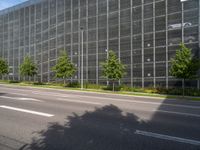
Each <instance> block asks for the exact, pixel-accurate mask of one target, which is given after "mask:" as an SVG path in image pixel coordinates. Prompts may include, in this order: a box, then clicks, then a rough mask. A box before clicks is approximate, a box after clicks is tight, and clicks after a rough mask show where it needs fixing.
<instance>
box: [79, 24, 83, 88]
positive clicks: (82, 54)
mask: <svg viewBox="0 0 200 150" xmlns="http://www.w3.org/2000/svg"><path fill="white" fill-rule="evenodd" d="M80 30H81V90H83V27H81V28H80Z"/></svg>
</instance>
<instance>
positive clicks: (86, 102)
mask: <svg viewBox="0 0 200 150" xmlns="http://www.w3.org/2000/svg"><path fill="white" fill-rule="evenodd" d="M57 100H61V101H67V102H73V103H84V104H92V105H102V104H101V103H96V102H88V101H80V100H69V99H64V98H57Z"/></svg>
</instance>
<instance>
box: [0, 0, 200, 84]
mask: <svg viewBox="0 0 200 150" xmlns="http://www.w3.org/2000/svg"><path fill="white" fill-rule="evenodd" d="M81 27H82V28H83V49H84V73H83V74H84V80H85V81H87V82H92V83H96V84H101V83H104V84H105V83H106V79H104V78H102V75H101V62H102V61H104V60H105V59H106V57H107V50H113V51H115V52H116V54H117V55H118V57H119V59H120V60H121V61H122V62H123V63H124V64H125V65H126V75H125V76H124V78H123V79H122V80H121V81H120V82H121V83H123V84H128V85H131V86H140V87H145V86H164V87H170V86H181V81H180V80H177V79H174V78H172V77H170V74H169V68H170V59H171V58H172V57H173V56H174V55H175V53H176V49H177V48H178V45H179V44H180V42H184V43H185V44H186V46H188V47H189V48H191V49H192V50H193V53H194V54H195V55H196V56H199V55H200V53H199V47H200V40H199V39H200V38H199V36H200V31H199V30H200V2H199V0H29V1H27V2H25V3H22V4H20V5H17V6H14V7H11V8H8V9H5V10H2V11H0V56H1V57H3V58H5V59H6V60H7V62H8V63H9V66H10V75H9V78H10V79H13V80H20V79H21V78H22V77H20V74H19V65H20V64H21V63H22V62H23V59H24V57H25V56H26V55H29V56H31V58H32V59H33V60H34V61H35V62H36V63H37V65H38V68H39V70H38V75H39V76H38V77H39V78H40V79H41V80H42V81H43V82H47V81H52V80H54V79H53V76H54V73H53V72H52V71H51V67H52V66H54V65H55V64H56V61H57V59H58V56H59V53H60V51H62V50H65V51H67V53H68V55H69V56H70V58H71V60H72V61H73V63H74V64H75V65H76V66H77V68H78V71H77V73H76V75H75V76H74V77H73V79H71V80H80V75H81V69H80V66H81V65H80V64H81V63H80V62H81V61H80V60H81V48H82V43H81V41H82V36H81ZM35 80H36V79H35ZM187 85H188V86H194V87H198V86H199V84H198V81H196V80H194V81H190V82H188V83H187Z"/></svg>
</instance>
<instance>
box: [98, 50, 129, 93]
mask: <svg viewBox="0 0 200 150" xmlns="http://www.w3.org/2000/svg"><path fill="white" fill-rule="evenodd" d="M102 67H103V76H104V77H105V78H107V79H108V80H111V81H112V83H113V91H114V90H115V81H119V80H120V79H121V78H122V77H123V76H124V74H125V66H124V65H123V64H122V63H121V62H120V60H119V59H118V58H117V56H116V54H115V53H114V52H113V51H109V54H108V59H107V60H106V62H104V63H102Z"/></svg>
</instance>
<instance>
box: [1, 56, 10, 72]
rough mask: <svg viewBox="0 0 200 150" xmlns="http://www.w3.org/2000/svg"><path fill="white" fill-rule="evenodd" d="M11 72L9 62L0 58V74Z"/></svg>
mask: <svg viewBox="0 0 200 150" xmlns="http://www.w3.org/2000/svg"><path fill="white" fill-rule="evenodd" d="M8 73H9V66H8V64H7V62H6V61H5V60H4V59H2V58H0V75H1V76H2V75H5V74H8Z"/></svg>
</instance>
